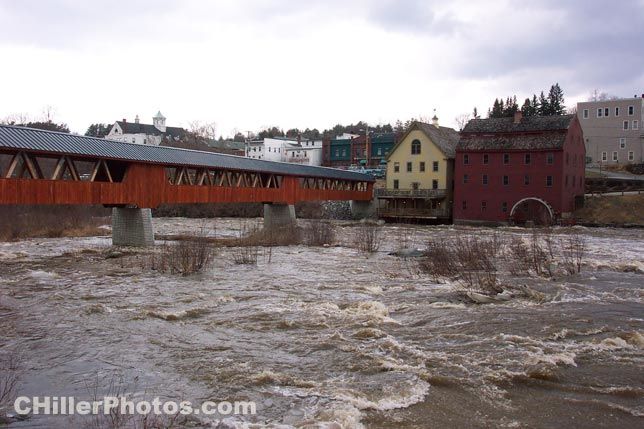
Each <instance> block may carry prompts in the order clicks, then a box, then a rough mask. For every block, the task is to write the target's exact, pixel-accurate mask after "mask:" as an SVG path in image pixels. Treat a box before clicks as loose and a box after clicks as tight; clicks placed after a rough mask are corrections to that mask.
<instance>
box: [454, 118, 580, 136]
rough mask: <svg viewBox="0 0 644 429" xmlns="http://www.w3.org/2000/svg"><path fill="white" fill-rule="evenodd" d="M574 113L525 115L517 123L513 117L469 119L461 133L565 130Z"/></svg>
mask: <svg viewBox="0 0 644 429" xmlns="http://www.w3.org/2000/svg"><path fill="white" fill-rule="evenodd" d="M574 116H575V115H560V116H525V117H523V118H522V119H521V121H520V122H519V123H518V124H515V123H514V118H513V117H508V118H488V119H472V120H470V121H469V122H468V123H467V125H466V126H465V128H463V131H462V132H461V134H466V133H485V134H487V133H525V132H539V131H553V130H567V129H568V127H569V126H570V122H571V121H572V119H573V117H574Z"/></svg>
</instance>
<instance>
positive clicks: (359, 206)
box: [351, 200, 376, 219]
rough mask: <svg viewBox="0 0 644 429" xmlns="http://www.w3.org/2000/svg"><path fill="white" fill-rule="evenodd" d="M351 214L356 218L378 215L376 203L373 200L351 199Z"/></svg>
mask: <svg viewBox="0 0 644 429" xmlns="http://www.w3.org/2000/svg"><path fill="white" fill-rule="evenodd" d="M351 216H353V218H354V219H368V218H373V217H375V216H376V203H375V202H374V201H373V200H371V201H357V200H352V201H351Z"/></svg>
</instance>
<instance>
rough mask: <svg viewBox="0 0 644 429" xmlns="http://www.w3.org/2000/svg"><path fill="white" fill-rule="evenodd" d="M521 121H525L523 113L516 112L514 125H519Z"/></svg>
mask: <svg viewBox="0 0 644 429" xmlns="http://www.w3.org/2000/svg"><path fill="white" fill-rule="evenodd" d="M521 119H523V112H522V111H520V110H517V111H516V112H514V123H515V124H519V123H521Z"/></svg>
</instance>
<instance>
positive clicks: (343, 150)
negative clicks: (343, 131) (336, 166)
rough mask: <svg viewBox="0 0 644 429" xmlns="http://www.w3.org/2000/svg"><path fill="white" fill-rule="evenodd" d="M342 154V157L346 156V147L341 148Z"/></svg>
mask: <svg viewBox="0 0 644 429" xmlns="http://www.w3.org/2000/svg"><path fill="white" fill-rule="evenodd" d="M342 156H343V157H344V156H347V150H346V149H342Z"/></svg>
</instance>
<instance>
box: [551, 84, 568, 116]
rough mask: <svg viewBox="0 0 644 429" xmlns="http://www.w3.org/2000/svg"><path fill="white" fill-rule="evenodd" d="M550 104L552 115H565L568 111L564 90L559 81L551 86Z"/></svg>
mask: <svg viewBox="0 0 644 429" xmlns="http://www.w3.org/2000/svg"><path fill="white" fill-rule="evenodd" d="M548 104H549V114H550V115H563V114H564V113H566V106H565V104H564V95H563V90H562V89H561V87H560V86H559V83H555V84H554V85H552V86H551V87H550V92H549V93H548Z"/></svg>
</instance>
